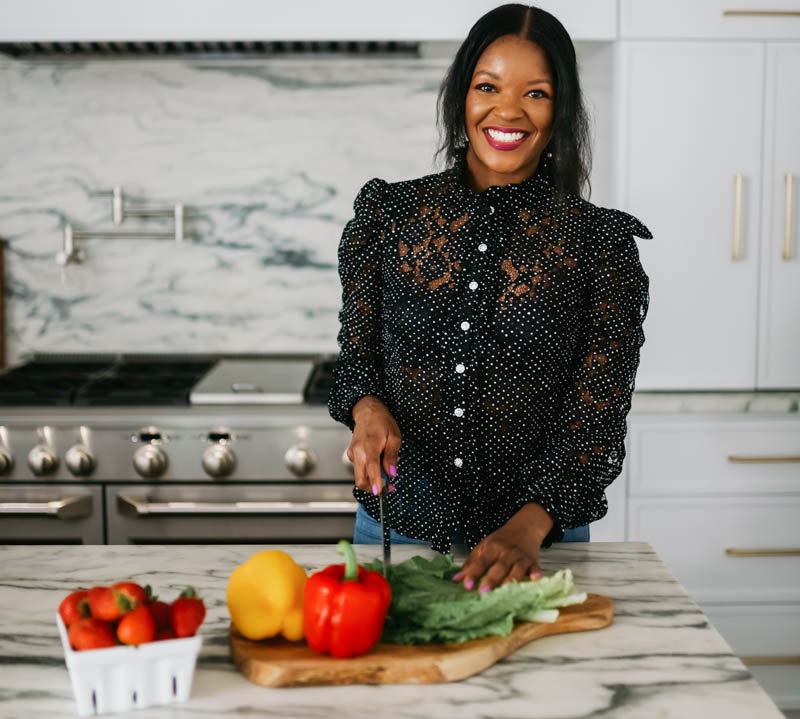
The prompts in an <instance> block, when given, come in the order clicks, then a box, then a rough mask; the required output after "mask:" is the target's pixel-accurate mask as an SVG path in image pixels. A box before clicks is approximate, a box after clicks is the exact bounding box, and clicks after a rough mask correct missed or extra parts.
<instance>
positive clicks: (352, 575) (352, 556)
mask: <svg viewBox="0 0 800 719" xmlns="http://www.w3.org/2000/svg"><path fill="white" fill-rule="evenodd" d="M336 551H337V552H338V553H339V554H341V555H343V556H344V562H345V567H344V581H345V582H352V581H355V580H356V579H358V560H357V559H356V550H355V549H353V545H352V544H350V542H348V541H347V540H346V539H340V540H339V544H338V545H336Z"/></svg>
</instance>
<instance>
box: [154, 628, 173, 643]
mask: <svg viewBox="0 0 800 719" xmlns="http://www.w3.org/2000/svg"><path fill="white" fill-rule="evenodd" d="M177 638H178V637H177V635H176V634H175V632H173V631H172V627H164V628H163V629H159V630H158V631H157V632H156V638H155V639H154V640H153V641H155V642H160V641H163V640H164V639H177Z"/></svg>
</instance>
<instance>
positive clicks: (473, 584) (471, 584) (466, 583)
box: [464, 579, 475, 589]
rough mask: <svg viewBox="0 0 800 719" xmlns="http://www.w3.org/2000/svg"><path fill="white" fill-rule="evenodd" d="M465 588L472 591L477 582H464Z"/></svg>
mask: <svg viewBox="0 0 800 719" xmlns="http://www.w3.org/2000/svg"><path fill="white" fill-rule="evenodd" d="M464 586H465V587H466V588H467V589H472V588H473V587H474V586H475V582H474V581H472V580H471V579H468V580H467V581H466V582H464Z"/></svg>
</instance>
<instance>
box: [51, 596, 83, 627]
mask: <svg viewBox="0 0 800 719" xmlns="http://www.w3.org/2000/svg"><path fill="white" fill-rule="evenodd" d="M88 597H89V594H88V593H87V592H86V590H85V589H79V590H78V591H77V592H72V594H68V595H67V596H66V597H65V598H64V600H63V601H62V602H61V604H59V605H58V613H59V614H60V615H61V621H62V622H64V624H65V625H66V626H69V625H70V624H72V623H73V622H77V621H78V620H79V619H83V618H84V617H88V616H89V598H88Z"/></svg>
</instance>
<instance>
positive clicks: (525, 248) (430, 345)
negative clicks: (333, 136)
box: [329, 4, 651, 591]
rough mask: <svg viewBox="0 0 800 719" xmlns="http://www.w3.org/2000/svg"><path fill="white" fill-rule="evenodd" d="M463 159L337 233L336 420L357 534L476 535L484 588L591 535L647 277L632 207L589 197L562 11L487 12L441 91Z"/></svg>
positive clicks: (625, 402)
mask: <svg viewBox="0 0 800 719" xmlns="http://www.w3.org/2000/svg"><path fill="white" fill-rule="evenodd" d="M439 122H440V125H441V129H442V144H441V147H440V149H439V154H441V153H444V155H445V157H446V158H447V160H448V165H449V166H448V167H447V169H446V170H444V171H443V172H440V173H437V174H431V175H427V176H425V177H421V178H418V179H414V180H406V181H403V182H395V183H391V184H390V183H388V182H385V181H384V180H381V179H379V178H377V177H376V178H374V179H372V180H370V181H369V182H367V183H366V184H365V185H364V187H362V189H361V191H360V192H359V193H358V196H357V197H356V200H355V204H354V210H355V217H354V218H353V219H352V220H350V222H348V223H347V226H346V227H345V229H344V232H343V234H342V239H341V243H340V245H339V273H340V276H341V280H342V309H341V311H340V313H339V320H340V322H341V330H340V332H339V337H338V339H339V346H340V349H341V351H340V355H339V362H338V365H337V367H336V370H335V372H334V382H333V387H332V390H331V394H330V400H329V408H330V412H331V416H332V417H333V418H334V419H336V420H337V421H339V422H342V423H344V424H346V425H347V426H348V427H350V429H352V430H353V437H352V440H351V443H350V446H349V448H348V450H347V454H348V457H349V458H350V460H351V461H352V462H353V466H354V476H355V485H356V486H355V489H354V494H355V496H356V498H357V499H358V500H359V502H360V503H361V508H360V509H359V513H358V521H357V522H356V526H355V532H354V541H355V542H367V543H370V542H374V541H376V538H377V534H376V532H375V526H376V522H375V520H376V519H377V518H378V516H379V514H380V502H379V498H378V496H376V495H378V494H379V492H380V490H381V488H382V487H384V483H385V482H387V483H388V482H391V485H390V486H389V492H390V493H389V494H388V495H387V496H386V497H385V499H384V501H383V506H384V510H385V512H384V516H385V517H387V518H388V524H389V525H390V527H391V530H393V531H392V532H391V536H392V537H393V539H394V541H398V542H409V541H410V542H419V543H429V544H430V545H431V546H432V547H433V548H434V549H436V550H438V551H440V552H447V551H449V549H450V545H451V543H452V542H454V541H463V542H464V543H466V544H467V545H468V546H469V548H470V549H471V553H470V555H469V558H468V560H467V562H466V564H465V565H464V567H463V569H462V571H461V572H459V573H458V574H456V576H455V577H454V579H456V580H457V581H463V582H464V585H465V586H466V587H467V588H468V589H472V588H474V587H478V586H480V589H481V591H488V590H489V589H490V588H492V587H495V586H497V585H498V584H501V583H503V582H508V581H512V580H520V579H523V578H525V577H527V576H530V577H534V578H535V577H537V576H539V550H540V547H542V546H545V547H547V546H549V545H550V544H551V543H552V542H554V541H570V540H572V541H586V540H588V538H589V537H588V535H589V532H588V524H589V523H590V522H592V521H594V520H597V519H600V518H601V517H602V516H603V515H604V514H605V513H606V511H607V504H606V498H605V494H604V490H605V488H606V487H607V486H608V485H609V484H610V483H611V482H612V481H613V480H614V479H615V478H616V477H617V476H618V475H619V474H620V472H621V470H622V461H623V459H624V457H625V447H624V438H625V434H626V429H627V428H626V423H625V418H626V415H627V413H628V411H629V409H630V401H631V394H632V392H633V387H634V380H635V376H636V369H637V366H638V364H639V348H640V347H641V345H642V344H643V342H644V333H643V331H642V323H643V321H644V318H645V315H646V314H647V307H648V301H649V296H648V278H647V275H646V274H645V272H644V270H643V269H642V266H641V264H640V262H639V256H638V251H637V248H636V242H635V241H634V235H636V236H638V237H644V238H650V237H651V235H650V232H649V231H648V229H647V228H646V227H645V226H644V225H642V223H641V222H639V221H638V220H637V219H636V218H635V217H632V216H631V215H628V214H627V213H624V212H620V211H618V210H613V209H608V208H604V207H597V206H595V205H593V204H591V203H590V202H589V201H588V200H586V199H584V198H583V190H584V188H585V187H586V186H587V185H588V167H589V165H590V161H589V147H588V140H587V138H588V136H589V133H588V123H587V120H586V113H585V111H584V107H583V101H582V97H581V91H580V83H579V78H578V70H577V65H576V59H575V50H574V48H573V45H572V41H571V40H570V38H569V35H568V34H567V32H566V30H565V29H564V27H563V26H562V25H561V23H560V22H559V21H558V20H557V19H556V18H554V17H553V16H552V15H550V14H549V13H547V12H545V11H543V10H540V9H538V8H535V7H528V6H526V5H518V4H511V5H503V6H501V7H498V8H496V9H494V10H492V11H491V12H489V13H487V14H486V15H484V16H483V17H482V18H480V19H479V20H478V22H477V23H476V24H475V26H474V27H473V28H472V29H471V30H470V33H469V35H468V37H467V39H466V40H465V41H464V43H463V44H462V45H461V47H460V48H459V50H458V52H457V53H456V57H455V59H454V61H453V64H452V66H451V67H450V69H449V71H448V73H447V75H446V77H445V79H444V82H443V84H442V88H441V91H440V93H439Z"/></svg>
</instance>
